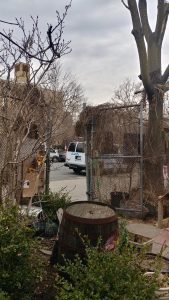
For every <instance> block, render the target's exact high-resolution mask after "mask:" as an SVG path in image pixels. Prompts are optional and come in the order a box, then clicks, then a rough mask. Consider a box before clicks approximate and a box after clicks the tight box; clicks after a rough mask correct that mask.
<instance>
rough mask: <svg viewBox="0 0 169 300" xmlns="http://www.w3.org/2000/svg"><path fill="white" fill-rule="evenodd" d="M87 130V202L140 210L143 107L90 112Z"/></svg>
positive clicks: (108, 107)
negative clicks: (94, 201)
mask: <svg viewBox="0 0 169 300" xmlns="http://www.w3.org/2000/svg"><path fill="white" fill-rule="evenodd" d="M88 120H89V121H88V124H87V127H86V144H87V147H86V148H87V149H86V164H87V170H86V173H87V189H88V198H89V200H92V201H93V200H97V201H101V202H105V203H108V204H111V205H112V206H113V207H116V209H117V210H119V211H120V210H123V211H126V212H133V211H135V212H138V213H141V214H142V210H143V135H144V128H143V104H142V102H141V103H140V104H136V105H128V106H118V107H112V106H110V105H100V106H97V107H95V108H93V109H92V112H91V111H90V116H89V117H88Z"/></svg>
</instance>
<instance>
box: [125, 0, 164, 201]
mask: <svg viewBox="0 0 169 300" xmlns="http://www.w3.org/2000/svg"><path fill="white" fill-rule="evenodd" d="M122 3H123V4H124V5H125V7H126V8H127V9H128V10H129V12H130V14H131V20H132V24H133V29H132V34H133V36H134V38H135V42H136V45H137V51H138V56H139V62H140V75H139V78H140V79H141V80H142V83H143V86H144V89H145V92H146V95H147V99H148V103H149V116H148V128H147V136H146V137H147V138H146V149H145V160H144V162H145V188H146V189H145V191H147V192H149V194H150V192H151V198H154V199H155V198H156V196H157V195H159V194H161V193H163V190H164V185H163V171H162V170H163V164H164V160H165V143H164V129H163V105H164V93H165V92H166V91H167V90H168V89H169V83H168V82H167V80H168V76H169V65H168V66H167V68H166V70H165V71H164V72H162V66H161V60H162V54H161V51H162V44H163V39H164V34H165V31H166V26H167V20H168V14H169V3H167V2H166V1H165V0H157V19H156V25H155V29H154V30H152V28H151V26H150V24H149V18H148V10H147V1H146V0H139V1H136V0H127V2H125V1H124V0H122Z"/></svg>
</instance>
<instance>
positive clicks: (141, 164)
mask: <svg viewBox="0 0 169 300" xmlns="http://www.w3.org/2000/svg"><path fill="white" fill-rule="evenodd" d="M140 205H141V209H142V217H143V100H142V101H141V102H140Z"/></svg>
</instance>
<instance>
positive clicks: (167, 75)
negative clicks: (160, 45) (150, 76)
mask: <svg viewBox="0 0 169 300" xmlns="http://www.w3.org/2000/svg"><path fill="white" fill-rule="evenodd" d="M168 77H169V65H168V66H167V68H166V69H165V71H164V74H163V75H162V77H161V81H162V83H165V82H166V81H167V80H168Z"/></svg>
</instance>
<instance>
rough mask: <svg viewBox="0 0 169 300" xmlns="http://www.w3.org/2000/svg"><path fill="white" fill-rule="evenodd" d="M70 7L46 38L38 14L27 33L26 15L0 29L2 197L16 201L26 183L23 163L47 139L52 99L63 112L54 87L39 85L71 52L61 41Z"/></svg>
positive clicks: (57, 13)
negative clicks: (39, 23)
mask: <svg viewBox="0 0 169 300" xmlns="http://www.w3.org/2000/svg"><path fill="white" fill-rule="evenodd" d="M70 6H71V3H70V4H69V5H68V6H66V7H65V11H64V13H63V15H62V16H60V14H59V12H56V17H57V19H56V24H54V25H53V26H52V25H51V24H49V25H48V28H47V32H46V37H43V36H42V34H41V32H40V29H39V25H38V17H37V18H36V19H34V18H33V17H32V18H31V19H32V30H28V31H27V30H26V27H25V24H24V22H23V20H22V19H19V20H18V19H16V22H15V23H11V22H5V21H2V20H1V21H0V22H1V23H3V24H4V23H6V26H10V28H11V26H13V27H14V28H13V29H9V30H0V48H1V51H0V66H1V67H0V76H1V80H0V100H1V103H0V111H1V115H0V135H1V145H0V149H1V155H2V156H1V157H2V159H1V164H0V172H1V176H0V196H1V197H0V198H1V200H2V195H3V194H4V196H5V197H12V199H13V201H15V199H16V190H17V189H18V188H19V189H21V186H22V182H21V180H20V181H19V180H18V178H20V179H23V178H22V177H23V176H21V175H22V174H20V173H21V172H22V171H21V166H22V162H23V161H24V160H26V159H28V158H29V157H31V155H32V154H33V153H36V151H37V149H39V147H40V146H41V145H42V144H43V143H44V142H45V141H46V140H47V139H49V135H48V134H47V130H46V124H48V120H49V108H50V107H51V105H52V101H54V98H55V99H57V101H56V100H55V103H57V105H58V106H59V108H60V111H61V109H62V110H64V109H63V108H64V106H63V97H61V100H60V98H59V95H60V93H58V92H57V93H56V92H55V95H54V91H52V90H51V89H50V90H49V89H47V88H44V87H43V86H42V85H41V83H42V80H43V78H44V76H45V74H46V73H47V71H48V70H49V69H50V68H51V67H52V65H53V64H54V62H55V61H56V60H57V59H59V58H61V57H62V56H63V55H66V54H68V53H69V52H70V51H71V49H70V48H69V44H70V41H68V42H65V41H64V39H63V29H64V21H65V18H66V15H67V12H68V9H69V8H70ZM14 29H16V30H14ZM18 36H19V39H18V38H17V37H18ZM20 62H21V63H20ZM13 72H15V76H14V75H13ZM56 94H57V97H56ZM49 99H52V100H50V101H49ZM61 105H62V107H61ZM26 145H27V146H26ZM26 147H27V149H26ZM18 185H19V187H18Z"/></svg>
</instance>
